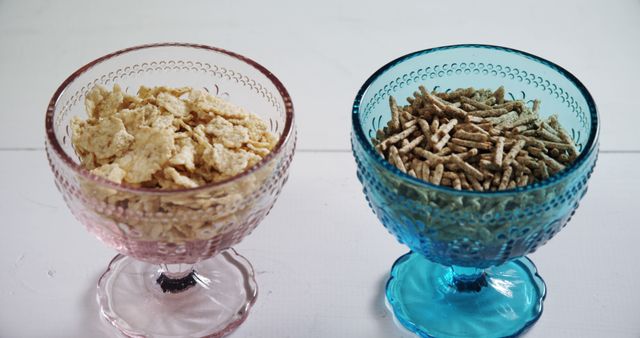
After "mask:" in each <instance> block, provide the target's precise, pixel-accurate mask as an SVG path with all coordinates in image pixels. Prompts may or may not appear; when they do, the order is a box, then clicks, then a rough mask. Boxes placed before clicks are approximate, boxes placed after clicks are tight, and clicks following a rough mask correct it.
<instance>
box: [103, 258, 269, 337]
mask: <svg viewBox="0 0 640 338" xmlns="http://www.w3.org/2000/svg"><path fill="white" fill-rule="evenodd" d="M171 280H173V281H174V282H173V283H172V282H171V281H170V278H169V277H167V276H165V274H164V273H163V272H162V270H161V269H160V266H158V265H154V264H149V263H145V262H141V261H138V260H135V259H132V258H129V257H126V256H122V255H118V256H116V257H115V258H114V259H113V260H112V261H111V263H110V264H109V268H108V269H107V271H105V273H104V274H103V275H102V277H100V280H99V282H98V303H99V304H100V310H101V313H102V315H103V316H104V317H105V318H106V319H107V321H108V322H110V323H111V324H112V325H113V326H114V327H116V328H117V329H118V330H120V332H121V333H123V334H125V335H127V336H135V337H162V338H169V337H223V336H225V335H227V334H228V333H230V332H232V331H233V330H235V329H236V328H237V327H238V326H239V325H240V324H241V323H242V322H243V321H244V320H245V319H246V317H247V315H248V312H249V309H250V308H251V306H252V305H253V303H254V302H255V300H256V297H257V294H258V293H257V284H256V282H255V279H254V272H253V268H252V267H251V264H250V263H249V262H248V261H247V260H246V259H245V258H244V257H242V256H240V255H239V254H238V253H237V252H236V251H235V250H233V249H227V250H225V251H223V252H221V253H219V254H217V255H216V256H214V257H212V258H209V259H207V260H204V261H201V262H198V263H197V264H195V265H194V266H193V269H189V271H187V272H186V274H185V276H183V277H182V278H179V279H171Z"/></svg>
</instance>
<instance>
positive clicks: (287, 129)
mask: <svg viewBox="0 0 640 338" xmlns="http://www.w3.org/2000/svg"><path fill="white" fill-rule="evenodd" d="M158 47H181V48H182V47H186V48H198V49H204V50H209V51H211V52H217V53H222V54H226V55H228V56H230V57H233V58H235V59H238V60H240V61H242V62H244V63H246V64H248V65H250V66H252V67H253V68H255V69H257V70H258V71H259V72H260V73H262V74H264V75H265V76H266V77H267V78H268V79H269V80H270V81H271V82H272V84H273V85H274V86H275V87H276V88H277V89H278V94H280V96H281V97H282V100H283V101H284V108H285V114H286V121H285V125H284V129H283V131H282V135H281V136H280V138H279V139H278V143H276V146H275V147H274V148H273V150H272V151H271V152H270V153H269V154H268V155H267V156H266V157H264V158H263V159H262V160H261V161H260V162H258V163H257V164H256V165H254V166H253V167H251V168H250V169H249V170H246V171H244V172H242V173H240V174H238V175H236V176H233V177H230V178H227V179H225V180H222V181H219V182H215V183H209V184H205V185H202V186H199V187H196V188H184V189H164V190H160V189H154V188H138V187H132V186H128V185H126V184H117V183H115V182H111V181H109V180H107V179H105V178H102V177H100V176H97V175H94V174H92V173H91V172H89V171H88V170H86V169H84V168H83V167H81V166H80V165H78V164H76V163H75V162H74V161H73V160H72V159H71V158H70V157H69V156H68V155H67V153H66V152H64V150H62V146H60V143H58V139H57V138H56V133H55V129H54V128H53V115H54V112H55V108H56V103H57V101H58V98H59V97H60V96H61V95H62V93H63V92H64V91H65V90H66V88H67V86H68V85H69V84H70V83H71V82H72V81H73V80H75V79H76V78H77V77H78V76H80V75H81V74H83V73H84V72H86V71H87V70H89V69H91V68H93V67H94V66H95V65H97V64H99V63H101V62H103V61H106V60H109V59H111V58H113V57H116V56H118V55H121V54H126V53H128V52H133V51H137V50H141V49H149V48H158ZM293 119H294V115H293V102H292V100H291V96H289V92H288V91H287V89H286V88H285V87H284V85H283V84H282V82H280V80H279V79H278V78H277V77H276V76H275V75H273V73H271V72H270V71H269V70H268V69H266V68H265V67H263V66H262V65H260V64H259V63H257V62H255V61H253V60H252V59H249V58H248V57H245V56H243V55H240V54H237V53H234V52H231V51H228V50H226V49H222V48H218V47H213V46H207V45H200V44H192V43H182V42H161V43H152V44H145V45H138V46H134V47H129V48H125V49H121V50H118V51H115V52H113V53H110V54H107V55H105V56H102V57H99V58H97V59H95V60H93V61H91V62H89V63H87V64H86V65H84V66H82V67H80V68H79V69H78V70H76V71H75V72H73V73H72V74H71V75H70V76H69V77H68V78H66V79H65V80H64V81H63V82H62V84H61V85H60V86H59V87H58V89H57V90H56V91H55V93H54V94H53V97H52V98H51V100H50V101H49V105H48V106H47V113H46V117H45V130H46V140H45V142H46V143H48V144H50V145H51V148H52V149H53V150H54V151H55V153H56V154H57V155H58V156H60V158H61V159H62V161H63V162H64V163H65V164H66V165H67V166H69V167H70V168H71V169H72V170H73V171H74V172H76V173H78V174H80V175H81V176H83V177H84V178H86V179H88V180H90V181H93V182H95V183H97V184H99V185H106V186H108V187H110V188H115V189H118V190H122V191H129V192H134V193H148V194H174V193H184V192H194V191H199V190H206V189H209V188H212V187H220V186H223V185H225V184H228V183H231V182H233V181H235V180H238V179H240V178H242V177H245V176H248V175H250V174H251V173H253V172H255V171H257V170H259V169H260V168H262V167H263V166H265V165H266V164H267V163H269V162H270V161H271V160H272V159H273V158H275V157H276V155H278V154H279V153H280V152H281V151H282V149H283V146H284V144H285V143H287V141H288V140H289V138H291V137H292V131H293Z"/></svg>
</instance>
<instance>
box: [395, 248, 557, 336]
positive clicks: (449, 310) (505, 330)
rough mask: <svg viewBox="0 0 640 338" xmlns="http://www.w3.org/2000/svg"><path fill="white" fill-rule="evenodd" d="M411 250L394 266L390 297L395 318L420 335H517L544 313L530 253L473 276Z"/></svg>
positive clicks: (543, 290) (540, 286)
mask: <svg viewBox="0 0 640 338" xmlns="http://www.w3.org/2000/svg"><path fill="white" fill-rule="evenodd" d="M459 277H460V276H456V274H455V269H452V268H451V267H447V266H444V265H440V264H436V263H433V262H431V261H429V260H427V259H426V258H424V257H423V256H422V255H420V254H417V253H413V252H410V253H408V254H406V255H404V256H402V257H400V258H399V259H398V260H397V261H396V262H395V263H394V265H393V268H392V269H391V277H390V279H389V281H388V282H387V288H386V297H387V303H388V304H389V306H390V307H391V309H392V311H393V313H394V315H395V317H396V319H397V320H398V322H400V323H401V324H402V325H403V326H404V327H405V328H407V329H408V330H409V331H411V332H414V333H416V334H417V335H419V336H421V337H513V336H517V335H519V334H521V333H523V332H524V331H525V330H526V329H528V328H529V327H530V326H531V325H533V324H534V323H535V322H536V321H537V320H538V318H539V317H540V315H541V314H542V302H543V300H544V297H545V294H546V287H545V284H544V281H543V280H542V278H540V276H539V275H538V273H537V270H536V267H535V266H534V265H533V263H532V262H531V261H530V260H529V259H528V258H526V257H523V258H519V259H515V260H512V261H510V262H508V263H505V264H503V265H500V266H495V267H491V268H489V269H486V270H484V271H481V270H480V273H479V274H478V275H477V276H475V277H474V278H475V279H474V280H469V279H468V276H463V277H464V278H466V279H464V280H462V281H461V279H460V278H459Z"/></svg>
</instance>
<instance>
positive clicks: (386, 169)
mask: <svg viewBox="0 0 640 338" xmlns="http://www.w3.org/2000/svg"><path fill="white" fill-rule="evenodd" d="M419 85H424V86H425V87H427V89H437V90H439V91H449V90H454V89H456V88H466V87H470V86H472V87H475V88H491V89H495V88H498V87H499V86H501V85H502V86H504V87H505V89H506V92H507V94H506V97H507V98H510V99H523V100H525V101H526V102H527V104H529V105H531V104H533V100H534V99H538V100H541V106H540V112H541V116H542V117H546V116H548V115H551V114H554V113H555V114H558V116H559V121H560V123H561V124H562V125H563V126H564V127H565V129H566V130H568V131H569V132H570V134H571V136H572V138H573V140H574V141H575V143H576V144H577V147H578V150H579V151H580V155H579V156H578V158H577V159H576V161H575V162H574V163H573V164H572V165H571V166H569V167H568V168H566V169H565V170H563V171H562V172H560V173H558V174H556V175H554V176H552V177H550V178H549V179H547V180H545V181H541V182H537V183H534V184H532V185H528V186H525V187H520V188H515V189H511V190H504V191H499V192H473V191H459V190H453V189H451V188H448V187H442V186H436V185H433V184H431V183H428V182H424V181H422V180H419V179H416V178H414V177H411V176H409V175H407V174H404V173H402V172H401V171H399V170H398V169H396V168H395V167H394V166H392V165H390V164H389V163H388V162H386V161H385V160H384V159H383V158H381V157H380V156H379V155H378V154H377V153H376V151H375V150H374V148H373V145H372V143H371V138H372V137H373V136H375V132H376V130H378V129H379V128H381V127H383V126H384V125H385V124H386V122H387V121H389V119H390V118H391V112H390V110H389V105H388V101H389V96H390V95H391V96H394V97H395V98H396V99H397V100H398V101H399V102H401V101H403V100H404V98H406V97H409V96H411V95H412V93H413V92H414V91H416V89H417V88H418V86H419ZM598 134H599V118H598V113H597V110H596V106H595V103H594V101H593V98H592V97H591V95H590V94H589V92H588V91H587V89H586V88H585V87H584V85H582V83H580V81H579V80H578V79H577V78H576V77H574V76H573V75H572V74H570V73H569V72H568V71H566V70H564V69H563V68H561V67H560V66H558V65H555V64H553V63H551V62H549V61H546V60H544V59H542V58H539V57H537V56H534V55H531V54H528V53H525V52H521V51H518V50H513V49H509V48H504V47H497V46H488V45H455V46H447V47H440V48H432V49H427V50H422V51H418V52H415V53H412V54H409V55H405V56H403V57H400V58H398V59H396V60H394V61H392V62H390V63H388V64H387V65H385V66H383V67H382V68H380V70H378V71H377V72H375V73H374V74H373V75H372V76H371V77H370V78H369V79H368V80H367V81H366V82H365V84H364V85H363V86H362V88H361V89H360V91H359V92H358V95H357V97H356V99H355V102H354V104H353V114H352V136H351V137H352V138H351V144H352V148H353V154H354V156H355V159H356V162H357V164H358V178H359V180H360V182H361V183H362V185H363V191H364V194H365V196H366V198H367V201H368V202H369V205H370V207H371V209H372V210H373V212H374V213H375V214H376V215H377V216H378V219H380V221H381V222H382V224H383V225H384V226H385V227H386V228H387V229H388V230H389V232H390V233H391V234H393V235H394V236H395V237H396V238H397V239H398V240H399V241H400V242H401V243H404V244H405V245H407V246H408V247H409V248H410V249H411V252H409V253H408V254H406V255H404V256H402V257H400V258H399V259H398V260H397V261H396V263H395V264H394V265H393V268H392V270H391V277H390V279H389V281H388V283H387V290H386V297H387V301H388V304H389V305H390V306H391V308H392V309H393V312H394V315H395V316H396V318H397V319H398V320H399V322H400V323H401V324H402V325H404V326H405V327H406V328H407V329H409V330H411V331H413V332H415V333H416V334H418V335H419V336H422V337H508V336H515V335H518V334H520V333H522V332H523V331H524V330H526V329H527V328H528V327H530V326H531V325H532V324H533V323H534V322H535V321H536V320H537V319H538V318H539V317H540V314H541V313H542V302H543V300H544V297H545V294H546V290H545V285H544V282H543V281H542V279H541V278H540V276H539V275H538V274H537V271H536V268H535V266H534V265H533V263H532V262H531V261H530V260H529V259H527V258H525V257H524V256H525V255H527V254H529V253H531V252H533V251H535V250H536V249H537V248H538V247H539V246H540V245H543V244H544V243H546V242H547V241H548V240H549V239H551V237H553V236H554V235H555V234H556V233H557V232H558V231H559V230H560V229H562V228H563V227H564V226H565V225H566V224H567V222H568V221H569V219H570V218H571V216H572V215H573V214H574V212H575V210H576V208H577V207H578V203H579V201H580V199H581V198H582V197H583V196H584V194H585V193H586V191H587V181H588V179H589V177H590V176H591V173H592V171H593V168H594V165H595V163H596V159H597V155H598ZM560 259H561V258H560Z"/></svg>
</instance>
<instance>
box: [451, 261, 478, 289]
mask: <svg viewBox="0 0 640 338" xmlns="http://www.w3.org/2000/svg"><path fill="white" fill-rule="evenodd" d="M445 279H446V281H447V283H448V284H449V286H450V287H452V288H455V289H456V290H457V291H458V292H480V290H481V289H482V288H483V287H485V286H487V285H488V284H487V275H486V273H485V271H484V270H482V269H476V268H467V267H462V266H457V265H452V266H451V267H449V271H448V272H447V275H446V276H445Z"/></svg>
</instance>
